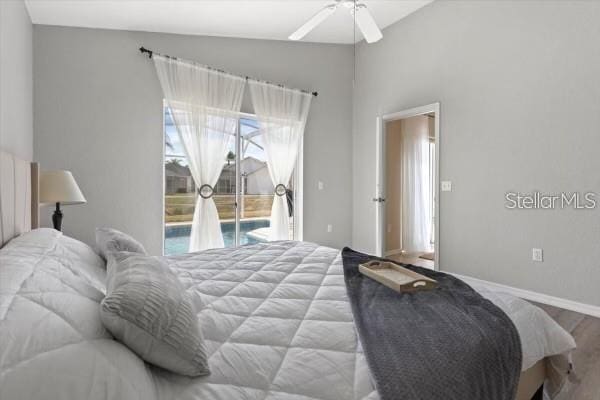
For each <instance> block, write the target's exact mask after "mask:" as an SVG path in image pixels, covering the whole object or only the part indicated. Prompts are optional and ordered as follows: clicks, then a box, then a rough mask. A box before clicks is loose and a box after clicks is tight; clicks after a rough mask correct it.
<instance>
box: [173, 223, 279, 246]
mask: <svg viewBox="0 0 600 400" xmlns="http://www.w3.org/2000/svg"><path fill="white" fill-rule="evenodd" d="M268 226H269V220H268V219H254V220H250V221H241V222H240V244H254V243H258V241H257V240H256V239H253V238H251V237H248V236H247V235H246V233H248V232H250V231H253V230H255V229H258V228H266V227H268ZM191 231H192V226H191V225H171V226H165V255H169V254H183V253H187V252H188V248H189V246H190V233H191ZM221 232H222V233H223V241H224V242H225V247H231V246H234V245H235V222H221Z"/></svg>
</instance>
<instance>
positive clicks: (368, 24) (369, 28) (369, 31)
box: [354, 4, 383, 43]
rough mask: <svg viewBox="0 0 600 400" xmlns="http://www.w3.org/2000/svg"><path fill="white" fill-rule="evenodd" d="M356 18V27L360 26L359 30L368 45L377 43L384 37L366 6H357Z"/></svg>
mask: <svg viewBox="0 0 600 400" xmlns="http://www.w3.org/2000/svg"><path fill="white" fill-rule="evenodd" d="M354 17H355V20H356V25H358V29H360V31H361V32H362V34H363V36H364V37H365V40H366V41H367V43H375V42H377V41H378V40H379V39H381V38H382V37H383V34H382V33H381V31H380V30H379V27H378V26H377V23H375V20H374V19H373V16H372V15H371V13H370V12H369V9H368V8H367V6H366V5H364V4H357V5H356V11H355V12H354Z"/></svg>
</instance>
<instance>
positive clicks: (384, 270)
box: [358, 261, 438, 293]
mask: <svg viewBox="0 0 600 400" xmlns="http://www.w3.org/2000/svg"><path fill="white" fill-rule="evenodd" d="M358 270H359V271H360V272H361V273H362V274H363V275H366V276H368V277H369V278H371V279H374V280H376V281H377V282H379V283H381V284H382V285H385V286H387V287H389V288H390V289H394V290H395V291H397V292H401V293H404V292H408V293H410V292H417V291H420V290H431V289H434V288H436V287H437V286H438V284H437V281H435V280H433V279H431V278H428V277H426V276H424V275H421V274H417V273H416V272H414V271H411V270H410V269H406V268H403V267H401V266H399V265H398V264H394V263H391V262H387V261H370V262H368V263H364V264H359V265H358Z"/></svg>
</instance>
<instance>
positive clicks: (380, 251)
mask: <svg viewBox="0 0 600 400" xmlns="http://www.w3.org/2000/svg"><path fill="white" fill-rule="evenodd" d="M430 113H433V114H434V115H435V121H434V122H435V123H434V125H435V177H436V182H435V207H434V208H435V216H434V230H435V232H434V237H435V243H434V252H435V254H434V270H436V271H439V270H440V154H441V151H440V149H441V146H440V103H439V102H436V103H431V104H427V105H424V106H419V107H414V108H409V109H406V110H402V111H398V112H394V113H390V114H384V115H381V116H378V117H377V121H376V129H377V130H376V132H377V133H376V146H375V147H376V155H375V157H376V158H375V160H376V173H375V174H376V178H375V198H374V199H373V201H374V202H375V251H376V254H377V256H379V257H383V256H385V235H386V223H385V203H384V202H380V201H377V199H385V194H386V192H385V189H386V188H385V181H386V159H385V137H386V125H387V123H388V122H391V121H396V120H399V119H405V118H410V117H416V116H418V115H424V114H430Z"/></svg>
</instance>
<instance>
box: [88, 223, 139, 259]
mask: <svg viewBox="0 0 600 400" xmlns="http://www.w3.org/2000/svg"><path fill="white" fill-rule="evenodd" d="M96 247H97V250H98V254H99V255H100V257H102V258H104V260H108V256H109V255H110V254H111V253H115V252H117V251H129V252H132V253H141V254H146V249H144V246H142V245H141V243H140V242H138V241H137V240H135V239H134V238H132V237H131V236H129V235H128V234H126V233H123V232H121V231H118V230H116V229H112V228H96Z"/></svg>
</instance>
